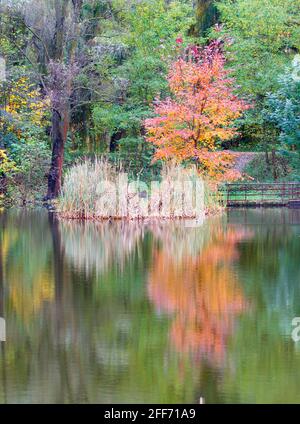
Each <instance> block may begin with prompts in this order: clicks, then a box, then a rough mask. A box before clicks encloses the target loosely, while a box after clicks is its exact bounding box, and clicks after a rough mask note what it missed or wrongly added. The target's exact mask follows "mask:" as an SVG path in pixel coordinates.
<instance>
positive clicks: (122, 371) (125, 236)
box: [0, 209, 300, 403]
mask: <svg viewBox="0 0 300 424" xmlns="http://www.w3.org/2000/svg"><path fill="white" fill-rule="evenodd" d="M299 257H300V210H288V209H278V210H277V209H273V210H272V209H261V210H254V209H253V210H250V209H249V210H247V211H244V210H233V211H229V212H228V213H227V214H224V215H223V216H222V217H218V218H213V219H209V220H207V221H206V222H205V223H204V225H203V226H200V227H196V228H185V226H184V225H182V224H180V223H177V224H176V223H164V224H160V225H159V224H158V223H152V224H151V225H150V224H148V225H141V224H137V223H127V224H124V223H123V224H122V223H105V224H99V223H98V224H95V223H75V222H71V223H69V222H63V223H61V222H57V221H56V220H55V219H54V217H53V216H52V215H51V214H50V215H48V213H47V212H44V211H40V212H17V211H9V212H2V213H1V212H0V316H1V317H3V318H4V319H5V323H6V341H5V342H1V352H0V403H28V402H34V403H199V399H200V397H203V398H205V401H206V403H229V402H230V403H263V402H268V403H281V402H300V341H299V342H298V343H297V342H295V341H293V339H292V337H291V333H292V330H293V326H292V320H293V318H294V317H297V316H300V262H299ZM1 323H2V325H3V320H2V321H1ZM2 330H3V328H2ZM299 334H300V332H299Z"/></svg>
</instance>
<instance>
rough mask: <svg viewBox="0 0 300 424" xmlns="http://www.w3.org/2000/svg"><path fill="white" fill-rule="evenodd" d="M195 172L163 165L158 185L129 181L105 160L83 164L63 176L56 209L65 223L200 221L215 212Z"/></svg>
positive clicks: (213, 198) (211, 197)
mask: <svg viewBox="0 0 300 424" xmlns="http://www.w3.org/2000/svg"><path fill="white" fill-rule="evenodd" d="M219 208H220V206H219V202H218V199H217V197H216V196H215V195H213V193H212V192H211V190H210V189H209V186H208V185H207V184H206V183H205V182H203V180H202V179H201V178H200V176H199V174H198V173H197V170H196V169H195V168H193V167H192V168H183V167H182V166H179V165H176V164H174V163H173V164H168V165H164V166H163V169H162V173H161V179H160V181H150V182H147V183H145V182H143V181H140V180H136V181H133V180H130V179H129V178H128V175H127V174H126V173H125V172H124V170H123V169H122V164H119V165H115V164H112V163H110V162H109V161H108V160H107V159H96V160H94V161H90V160H85V161H83V162H80V163H77V164H76V165H74V166H73V167H72V168H71V169H70V170H69V171H68V173H67V174H66V176H65V180H64V185H63V189H62V192H61V195H60V197H59V200H58V204H57V211H58V214H59V216H61V217H62V218H66V219H84V220H105V219H130V220H131V219H149V218H159V219H199V218H201V217H203V215H205V213H207V212H209V211H210V210H211V211H215V210H217V209H219Z"/></svg>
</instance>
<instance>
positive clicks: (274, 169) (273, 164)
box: [272, 149, 277, 181]
mask: <svg viewBox="0 0 300 424" xmlns="http://www.w3.org/2000/svg"><path fill="white" fill-rule="evenodd" d="M272 168H273V178H274V180H275V181H276V180H277V169H276V151H275V149H272Z"/></svg>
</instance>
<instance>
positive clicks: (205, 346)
mask: <svg viewBox="0 0 300 424" xmlns="http://www.w3.org/2000/svg"><path fill="white" fill-rule="evenodd" d="M214 236H215V237H214V239H213V240H212V241H211V242H210V243H209V245H208V246H207V247H206V248H205V249H204V250H203V251H202V253H201V254H200V255H199V256H195V257H192V256H191V255H184V256H183V258H182V259H181V260H180V261H178V258H175V257H174V254H173V253H172V252H171V251H169V248H168V246H169V244H168V243H167V244H166V246H165V247H163V249H162V250H157V251H156V253H155V258H154V264H155V266H154V268H153V271H152V273H151V274H150V277H149V286H148V293H149V297H150V299H151V301H152V302H153V303H154V305H155V306H156V308H157V309H158V310H160V311H165V312H167V313H169V314H172V315H175V317H174V320H173V323H172V327H171V333H170V335H171V340H172V342H173V344H174V345H175V346H176V347H177V349H178V350H179V351H180V352H190V353H192V354H193V355H194V356H195V357H196V358H198V359H199V358H200V357H202V356H205V358H207V359H208V360H211V361H212V362H214V363H220V362H221V361H222V360H223V359H224V354H225V348H226V341H227V338H228V336H229V335H230V334H231V333H232V331H233V326H234V317H235V316H236V315H237V314H240V313H241V312H242V311H243V310H245V309H246V307H247V303H246V301H245V299H244V296H243V293H242V291H241V289H240V288H239V284H238V281H237V277H236V275H235V273H234V271H233V269H232V267H231V263H232V261H233V260H234V259H236V258H237V257H238V252H237V250H236V244H237V242H238V241H240V240H242V239H244V238H245V237H248V236H249V234H247V233H245V231H244V230H242V229H236V228H231V229H228V230H227V231H224V230H223V229H222V228H220V227H219V228H217V229H215V233H214Z"/></svg>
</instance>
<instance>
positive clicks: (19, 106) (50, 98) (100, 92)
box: [0, 0, 300, 205]
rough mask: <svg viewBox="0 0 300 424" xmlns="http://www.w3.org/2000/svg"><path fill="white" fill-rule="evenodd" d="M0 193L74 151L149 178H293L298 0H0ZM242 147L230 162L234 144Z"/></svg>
mask: <svg viewBox="0 0 300 424" xmlns="http://www.w3.org/2000/svg"><path fill="white" fill-rule="evenodd" d="M0 12H1V15H0V58H1V61H0V66H1V69H0V76H1V78H0V79H1V81H0V196H1V198H0V201H2V202H3V203H5V202H7V203H9V204H17V205H25V204H32V203H34V202H37V201H38V202H42V201H47V200H51V199H54V198H56V197H57V196H58V195H59V194H60V191H61V187H62V184H63V181H64V176H65V175H66V172H67V171H68V169H70V168H71V167H72V166H73V165H74V164H75V163H77V162H78V161H80V160H82V159H83V158H89V159H91V160H93V159H94V158H95V157H101V158H105V159H106V160H108V161H109V162H110V163H118V164H120V163H121V164H122V167H123V169H125V170H126V171H127V172H128V173H129V174H130V175H132V176H139V177H140V178H143V179H144V180H149V179H151V177H152V176H153V175H159V174H160V172H161V167H162V164H163V163H165V162H168V161H176V163H179V164H181V165H183V166H187V165H189V164H191V163H192V164H196V166H197V169H198V171H199V173H201V175H203V177H204V178H206V179H208V180H214V181H218V182H223V181H233V180H238V179H252V180H255V181H296V180H299V169H300V168H299V166H300V165H299V152H300V119H299V114H300V56H299V55H298V53H299V49H300V25H299V22H300V1H299V0H218V1H212V0H196V1H192V0H127V1H126V0H15V1H12V0H2V1H1V3H0ZM237 152H239V154H240V155H243V152H252V153H255V155H254V154H253V156H251V161H249V156H247V154H244V156H245V157H246V158H248V160H245V164H244V166H243V167H242V169H237V167H235V160H234V159H233V158H235V157H236V156H235V155H234V154H235V153H237Z"/></svg>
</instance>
